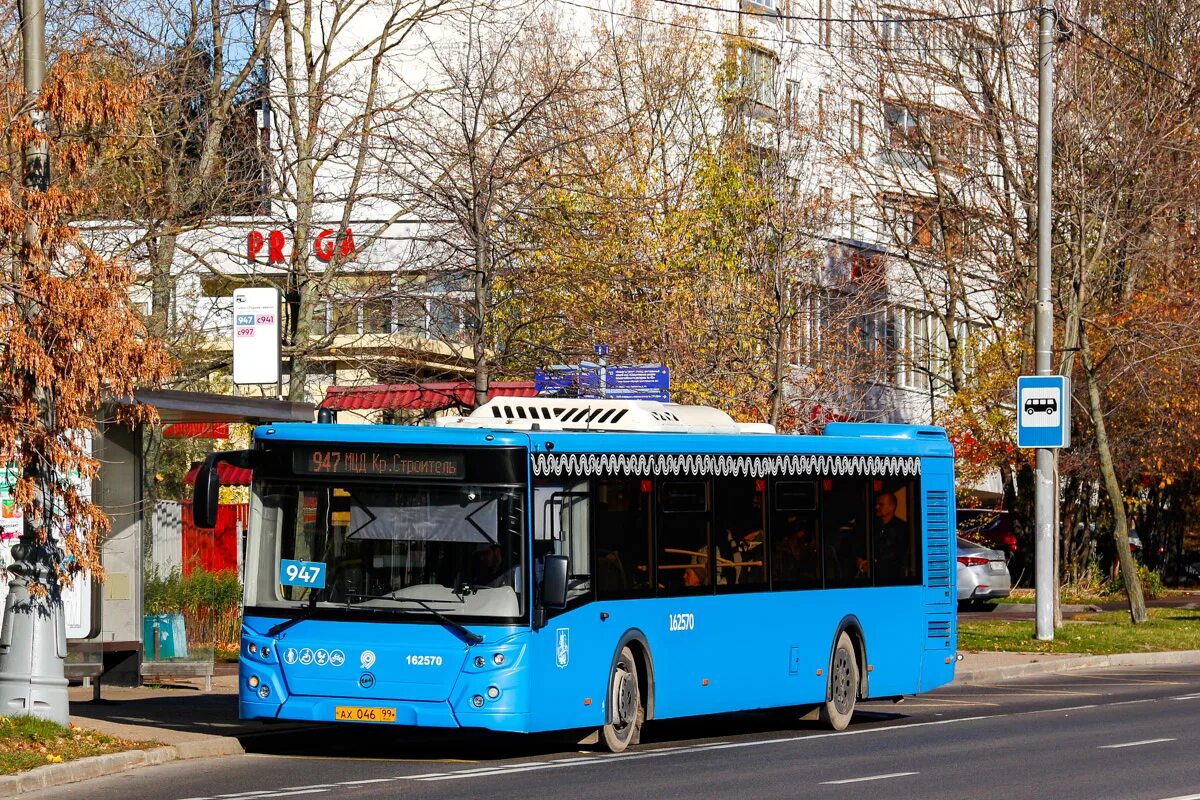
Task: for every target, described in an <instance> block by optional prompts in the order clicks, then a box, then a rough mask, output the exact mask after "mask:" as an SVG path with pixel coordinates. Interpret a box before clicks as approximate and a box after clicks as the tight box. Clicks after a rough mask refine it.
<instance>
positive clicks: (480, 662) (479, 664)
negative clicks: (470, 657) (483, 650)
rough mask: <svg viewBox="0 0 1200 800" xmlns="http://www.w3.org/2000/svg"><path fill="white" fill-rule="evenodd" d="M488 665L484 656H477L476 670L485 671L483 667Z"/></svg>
mask: <svg viewBox="0 0 1200 800" xmlns="http://www.w3.org/2000/svg"><path fill="white" fill-rule="evenodd" d="M486 663H487V661H485V660H484V658H483V656H475V668H476V669H483V665H484V664H486Z"/></svg>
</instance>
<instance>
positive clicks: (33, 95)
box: [0, 0, 70, 726]
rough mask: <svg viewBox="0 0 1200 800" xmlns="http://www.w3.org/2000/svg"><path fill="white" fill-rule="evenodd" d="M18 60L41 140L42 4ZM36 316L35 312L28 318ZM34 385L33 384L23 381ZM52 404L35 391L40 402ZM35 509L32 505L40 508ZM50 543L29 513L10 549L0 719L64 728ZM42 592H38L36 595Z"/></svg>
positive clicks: (34, 168)
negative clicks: (39, 720) (23, 717)
mask: <svg viewBox="0 0 1200 800" xmlns="http://www.w3.org/2000/svg"><path fill="white" fill-rule="evenodd" d="M20 14H21V60H22V68H23V72H24V79H25V92H26V102H27V103H29V104H30V110H29V115H30V117H31V121H32V123H33V127H34V129H35V130H37V131H38V132H39V133H45V129H46V124H45V119H44V117H43V115H42V112H41V110H40V109H38V108H37V107H36V103H37V99H38V95H39V94H40V93H41V90H42V82H43V81H44V79H45V77H46V5H45V2H44V0H20ZM24 184H25V188H26V189H27V190H31V191H34V192H45V191H47V190H48V189H49V188H50V145H49V143H48V142H47V141H46V139H45V138H44V137H40V136H39V137H36V138H35V139H34V140H33V141H31V142H30V143H29V144H28V145H26V148H25V175H24ZM40 235H41V232H40V230H39V226H38V224H37V221H36V220H35V219H33V218H32V217H31V218H30V220H29V221H28V222H27V223H26V226H25V247H24V252H23V254H22V259H21V263H20V264H18V265H17V267H16V269H18V270H23V271H26V272H28V271H30V270H32V269H34V268H35V263H36V259H38V258H41V256H40V255H39V254H37V252H36V251H37V249H38V240H39V238H40ZM33 313H37V312H36V309H30V310H27V311H26V314H33ZM27 380H32V378H27ZM39 402H40V403H41V404H43V407H45V404H47V403H51V402H53V401H52V399H50V398H47V397H46V396H45V390H44V389H41V390H40V401H39ZM45 469H46V465H45V464H32V465H30V464H26V465H25V473H24V477H26V478H33V480H34V482H35V484H37V488H35V505H36V506H37V513H38V514H39V515H42V516H43V519H42V520H41V523H42V524H43V525H44V524H45V519H44V516H45V513H46V512H45V509H46V502H47V500H49V498H48V497H47V494H46V493H45V491H44V486H45V482H46V480H47V475H46V474H45V472H44V470H45ZM39 500H40V502H36V501H39ZM49 533H50V538H49V540H48V541H46V542H44V543H43V542H40V541H39V537H38V532H37V529H36V527H35V520H34V518H33V515H32V514H28V513H27V514H26V515H25V518H24V530H23V531H22V535H21V538H20V540H19V541H18V542H17V545H16V546H15V547H13V549H12V556H13V563H12V564H11V565H10V566H9V567H8V571H9V572H10V573H11V576H12V577H11V580H10V581H9V584H8V596H7V600H6V602H5V604H4V618H3V622H2V623H0V625H2V633H0V714H4V715H6V716H20V715H31V716H36V717H41V718H42V719H47V720H50V721H52V722H57V723H58V724H60V725H63V726H66V725H67V724H69V722H70V711H69V702H68V699H67V680H66V677H65V663H66V655H67V654H66V646H67V643H66V626H65V624H64V618H63V605H62V592H61V590H60V588H59V585H58V581H57V579H56V577H57V576H56V574H55V567H54V558H53V555H54V554H53V549H54V548H55V547H56V544H55V542H54V536H55V535H56V534H57V531H55V530H53V529H52V530H51V531H50V532H49ZM36 589H41V590H43V591H36Z"/></svg>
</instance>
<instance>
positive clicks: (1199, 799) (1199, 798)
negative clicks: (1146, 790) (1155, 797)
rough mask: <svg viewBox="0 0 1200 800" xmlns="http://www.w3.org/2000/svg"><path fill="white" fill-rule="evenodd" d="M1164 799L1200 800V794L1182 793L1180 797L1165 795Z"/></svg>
mask: <svg viewBox="0 0 1200 800" xmlns="http://www.w3.org/2000/svg"><path fill="white" fill-rule="evenodd" d="M1163 800H1200V794H1181V795H1179V796H1178V797H1164V798H1163Z"/></svg>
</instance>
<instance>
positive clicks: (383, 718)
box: [333, 706, 396, 722]
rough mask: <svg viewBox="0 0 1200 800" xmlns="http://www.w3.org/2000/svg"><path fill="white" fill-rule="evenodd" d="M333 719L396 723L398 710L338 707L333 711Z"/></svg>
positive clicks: (339, 720)
mask: <svg viewBox="0 0 1200 800" xmlns="http://www.w3.org/2000/svg"><path fill="white" fill-rule="evenodd" d="M333 718H334V719H336V720H337V721H338V722H395V721H396V709H394V708H363V707H362V706H337V707H336V708H334V710H333Z"/></svg>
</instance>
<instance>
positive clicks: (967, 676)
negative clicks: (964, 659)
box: [953, 650, 1200, 684]
mask: <svg viewBox="0 0 1200 800" xmlns="http://www.w3.org/2000/svg"><path fill="white" fill-rule="evenodd" d="M1179 664H1188V665H1200V650H1176V651H1172V652H1166V653H1116V654H1114V655H1110V656H1079V657H1078V658H1063V659H1055V660H1051V661H1035V662H1030V663H1026V664H1008V665H1006V666H1002V667H979V668H977V669H962V670H958V671H957V672H956V673H955V675H954V681H953V683H959V684H963V683H965V684H970V683H980V682H988V681H1003V680H1010V679H1012V678H1026V677H1029V676H1035V675H1050V674H1053V673H1056V672H1070V671H1071V670H1076V669H1097V668H1105V667H1147V666H1171V665H1179Z"/></svg>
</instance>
